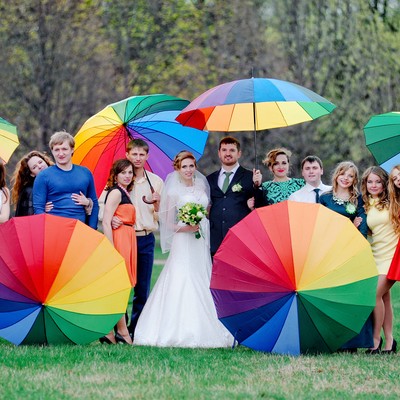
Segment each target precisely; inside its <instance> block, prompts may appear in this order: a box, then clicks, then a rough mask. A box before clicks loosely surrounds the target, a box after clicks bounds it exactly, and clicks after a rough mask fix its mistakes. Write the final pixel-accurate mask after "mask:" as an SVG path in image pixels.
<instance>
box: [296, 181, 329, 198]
mask: <svg viewBox="0 0 400 400" xmlns="http://www.w3.org/2000/svg"><path fill="white" fill-rule="evenodd" d="M314 189H320V192H319V195H320V196H321V195H322V194H323V193H325V192H328V191H329V190H331V189H332V187H331V186H328V185H324V184H323V183H322V182H321V183H320V184H319V186H318V187H314V186H311V185H310V184H309V183H306V184H305V186H303V187H302V188H301V189H299V190H297V191H296V192H294V193H292V194H291V195H290V196H289V200H291V201H299V202H302V203H315V192H314Z"/></svg>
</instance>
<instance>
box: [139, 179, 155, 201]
mask: <svg viewBox="0 0 400 400" xmlns="http://www.w3.org/2000/svg"><path fill="white" fill-rule="evenodd" d="M149 183H150V182H149ZM150 190H151V194H153V193H154V188H153V186H151V185H150ZM142 200H143V201H144V202H145V203H146V204H154V203H155V202H156V201H157V200H147V199H146V196H142Z"/></svg>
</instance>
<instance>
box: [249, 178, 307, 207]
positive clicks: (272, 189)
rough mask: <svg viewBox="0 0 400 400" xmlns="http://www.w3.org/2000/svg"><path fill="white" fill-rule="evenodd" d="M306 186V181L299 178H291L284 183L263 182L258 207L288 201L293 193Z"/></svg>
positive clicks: (257, 199)
mask: <svg viewBox="0 0 400 400" xmlns="http://www.w3.org/2000/svg"><path fill="white" fill-rule="evenodd" d="M305 184H306V183H305V181H304V179H299V178H291V179H289V180H287V181H284V182H275V181H266V182H263V184H262V185H261V186H260V190H258V192H259V193H258V195H256V197H257V198H256V206H258V207H259V206H269V205H271V204H276V203H280V202H281V201H284V200H287V199H288V197H289V196H290V195H291V194H292V193H294V192H297V191H298V190H299V189H301V188H302V187H303V186H304V185H305ZM260 192H261V193H262V194H261V193H260Z"/></svg>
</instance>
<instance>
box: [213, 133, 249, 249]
mask: <svg viewBox="0 0 400 400" xmlns="http://www.w3.org/2000/svg"><path fill="white" fill-rule="evenodd" d="M241 155H242V153H241V151H240V143H239V141H238V140H237V139H235V138H234V137H232V136H226V137H224V138H222V140H221V141H220V143H219V149H218V157H219V159H220V161H221V169H220V170H218V171H215V172H213V173H212V174H210V175H208V176H207V180H208V183H209V185H210V190H211V209H210V214H209V219H210V231H211V238H210V250H211V255H212V256H214V254H215V253H216V251H217V250H218V247H219V246H220V244H221V242H222V240H223V239H224V237H225V235H226V234H227V233H228V230H229V228H231V227H232V226H233V225H235V224H236V223H238V222H239V221H240V220H241V219H242V218H244V217H245V216H246V215H247V214H249V212H250V211H251V210H252V209H253V208H254V198H253V193H254V189H253V172H252V171H250V170H248V169H245V168H243V167H241V166H240V165H239V158H240V156H241Z"/></svg>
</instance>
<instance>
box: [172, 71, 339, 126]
mask: <svg viewBox="0 0 400 400" xmlns="http://www.w3.org/2000/svg"><path fill="white" fill-rule="evenodd" d="M335 107H336V106H335V105H334V104H332V103H331V102H330V101H328V100H326V99H325V98H323V97H321V96H319V95H318V94H316V93H314V92H312V91H311V90H309V89H306V88H304V87H302V86H299V85H297V84H295V83H291V82H286V81H281V80H277V79H267V78H250V79H242V80H237V81H232V82H228V83H224V84H222V85H219V86H216V87H214V88H212V89H209V90H207V91H206V92H204V93H203V94H201V95H200V96H199V97H197V98H196V99H194V100H193V101H192V102H191V103H190V104H189V105H188V106H187V107H186V108H184V109H183V110H182V111H181V113H180V114H179V116H178V117H177V121H179V122H180V123H181V124H182V125H186V126H191V127H193V128H197V129H206V130H209V131H221V132H235V131H253V130H256V131H259V130H264V129H272V128H281V127H285V126H290V125H294V124H298V123H300V122H305V121H312V120H314V119H316V118H319V117H322V116H323V115H327V114H329V113H330V112H332V111H333V110H334V108H335Z"/></svg>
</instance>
